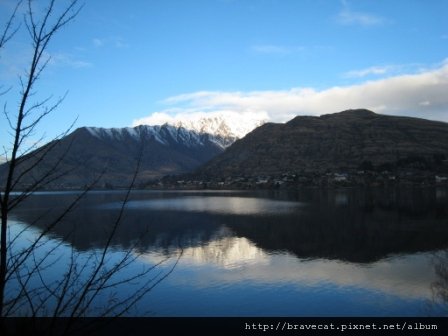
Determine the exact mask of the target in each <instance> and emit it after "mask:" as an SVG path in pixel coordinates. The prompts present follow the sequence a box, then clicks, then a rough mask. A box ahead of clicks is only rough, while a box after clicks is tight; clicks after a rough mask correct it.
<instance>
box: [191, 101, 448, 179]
mask: <svg viewBox="0 0 448 336" xmlns="http://www.w3.org/2000/svg"><path fill="white" fill-rule="evenodd" d="M446 157H448V123H444V122H439V121H431V120H426V119H419V118H412V117H403V116H388V115H384V114H377V113H374V112H372V111H369V110H365V109H357V110H346V111H342V112H338V113H332V114H326V115H322V116H297V117H295V118H293V119H291V120H290V121H288V122H286V123H285V124H277V123H266V124H264V125H262V126H260V127H258V128H257V129H255V130H254V131H252V132H251V133H249V134H248V135H247V136H246V137H245V138H243V139H240V140H238V141H236V142H235V143H234V144H233V145H232V146H230V147H229V148H228V149H227V150H226V151H225V152H223V153H222V154H220V155H218V156H217V157H215V158H213V159H212V160H211V161H210V162H208V163H207V164H205V165H204V166H202V167H200V168H199V169H198V170H197V171H196V172H195V173H194V174H193V175H194V176H196V177H200V178H225V177H229V176H261V175H281V174H284V173H288V172H304V173H318V174H323V173H326V172H341V171H342V172H344V171H354V170H357V169H360V167H361V166H362V165H363V164H367V165H371V166H374V167H380V166H384V167H386V166H387V167H390V166H396V165H398V164H401V163H402V162H403V161H406V160H411V159H413V158H416V159H417V161H419V160H421V161H422V162H421V163H422V164H423V162H424V161H425V162H429V161H432V160H433V159H434V160H435V159H437V158H438V160H439V161H440V160H445V159H446Z"/></svg>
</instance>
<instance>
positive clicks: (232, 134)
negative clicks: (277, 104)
mask: <svg viewBox="0 0 448 336" xmlns="http://www.w3.org/2000/svg"><path fill="white" fill-rule="evenodd" d="M265 122H266V119H264V118H260V117H256V116H252V117H250V116H246V115H239V114H215V115H210V116H203V117H196V118H194V117H193V118H191V119H185V120H176V121H174V122H172V124H173V125H174V126H176V127H183V128H185V129H188V130H194V131H196V132H198V133H208V134H212V135H218V136H221V137H226V138H234V139H241V138H243V137H244V136H245V135H246V134H247V133H249V132H251V131H252V130H253V129H255V128H256V127H258V126H261V125H262V124H264V123H265ZM168 124H169V122H168Z"/></svg>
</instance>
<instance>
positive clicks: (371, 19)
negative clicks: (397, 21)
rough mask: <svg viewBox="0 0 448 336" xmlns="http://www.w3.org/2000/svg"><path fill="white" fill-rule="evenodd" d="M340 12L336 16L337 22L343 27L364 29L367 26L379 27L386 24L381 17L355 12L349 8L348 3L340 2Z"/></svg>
mask: <svg viewBox="0 0 448 336" xmlns="http://www.w3.org/2000/svg"><path fill="white" fill-rule="evenodd" d="M342 6H343V8H342V10H341V11H340V12H339V14H338V16H337V21H338V22H339V23H340V24H343V25H360V26H364V27H368V26H379V25H382V24H384V23H386V20H385V19H384V18H383V17H380V16H377V15H374V14H370V13H364V12H356V11H353V10H351V9H350V8H349V5H348V2H347V1H345V0H343V1H342Z"/></svg>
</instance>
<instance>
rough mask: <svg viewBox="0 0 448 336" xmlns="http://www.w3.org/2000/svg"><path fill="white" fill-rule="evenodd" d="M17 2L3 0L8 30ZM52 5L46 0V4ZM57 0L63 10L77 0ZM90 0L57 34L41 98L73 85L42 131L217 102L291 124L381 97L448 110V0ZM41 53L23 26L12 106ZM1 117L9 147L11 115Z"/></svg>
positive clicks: (204, 108)
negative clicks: (35, 53)
mask: <svg viewBox="0 0 448 336" xmlns="http://www.w3.org/2000/svg"><path fill="white" fill-rule="evenodd" d="M15 3H16V1H15V0H0V28H1V29H2V28H3V27H4V26H5V23H6V19H7V18H8V15H9V14H10V13H11V11H12V9H13V8H14V5H15ZM45 3H46V1H45V0H38V1H34V12H35V13H36V15H38V14H39V13H41V12H42V9H43V8H45ZM57 3H58V6H60V7H59V8H58V9H59V10H60V9H62V8H63V6H65V4H66V3H67V2H66V1H65V0H58V1H57ZM83 4H84V5H83V8H82V9H81V11H80V13H79V14H78V16H77V17H76V19H75V20H74V21H73V22H70V24H69V25H67V26H66V27H64V28H63V29H62V30H61V31H59V32H58V34H57V35H56V36H55V37H54V39H53V40H52V41H51V43H50V45H49V48H48V50H47V56H48V57H50V62H49V63H48V66H47V68H46V69H45V71H44V72H43V73H42V75H41V77H40V79H39V81H38V82H37V83H36V87H35V95H34V96H33V99H35V101H38V100H39V99H40V100H42V99H45V98H47V97H49V96H52V97H53V99H54V100H56V99H57V98H58V97H61V96H64V95H65V93H67V96H66V98H65V99H64V101H63V103H62V104H61V105H60V106H59V107H58V109H57V110H56V111H54V112H53V113H51V114H50V115H49V116H47V117H46V118H45V120H43V121H42V123H41V124H40V128H39V129H38V130H37V131H36V134H33V136H32V137H31V138H30V139H29V141H30V142H33V141H39V139H41V136H42V135H43V136H44V139H49V138H51V137H53V136H55V135H56V134H59V133H60V132H62V131H64V130H65V129H66V128H67V127H69V126H70V125H71V124H72V123H73V122H74V121H75V120H76V122H75V127H82V126H95V127H108V128H109V127H129V126H135V125H138V124H142V123H149V124H154V123H163V121H164V120H167V119H169V118H173V117H179V116H180V117H182V118H190V117H192V116H194V115H198V114H201V115H205V114H212V115H213V114H216V113H234V114H235V113H236V114H239V115H241V116H245V115H247V116H252V117H253V116H254V115H255V116H261V117H263V118H265V119H267V120H268V121H273V122H285V121H288V120H290V119H291V118H293V117H294V116H296V115H321V114H327V113H334V112H338V111H342V110H345V109H349V108H368V109H371V110H373V111H374V112H377V113H384V114H390V115H407V116H415V117H421V118H427V119H432V120H441V121H446V122H448V24H447V23H446V13H448V1H446V0H431V1H424V0H394V1H390V0H281V1H279V0H132V1H122V0H107V1H106V0H95V1H89V0H85V1H84V2H83ZM24 10H25V8H22V9H20V10H19V12H20V13H19V16H18V18H17V23H19V22H20V20H21V19H22V15H23V13H24ZM29 59H30V39H29V36H28V35H27V32H26V27H25V26H24V25H23V24H22V25H20V27H19V31H18V33H17V34H16V35H15V36H14V38H13V39H12V40H11V41H10V42H9V43H8V44H7V45H6V46H5V48H4V49H2V50H0V83H1V86H2V88H3V89H5V88H7V89H8V92H7V93H5V94H3V95H2V96H0V104H1V106H2V107H3V106H5V104H6V108H7V110H8V111H9V113H10V115H14V111H15V110H16V109H17V105H18V101H19V92H20V87H19V81H18V78H19V76H20V75H23V74H24V73H25V71H26V68H27V64H28V63H29ZM54 100H53V101H54ZM0 122H1V124H0V134H2V135H1V136H0V145H1V146H2V147H3V148H6V147H8V143H10V138H9V134H8V128H7V122H6V120H5V118H4V117H3V116H0ZM8 141H9V142H8Z"/></svg>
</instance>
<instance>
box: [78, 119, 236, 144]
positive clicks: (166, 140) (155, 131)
mask: <svg viewBox="0 0 448 336" xmlns="http://www.w3.org/2000/svg"><path fill="white" fill-rule="evenodd" d="M86 130H87V131H88V132H89V133H90V134H91V135H93V136H95V137H97V138H99V139H108V140H113V139H115V140H119V141H120V140H123V139H133V140H135V141H137V140H138V141H140V140H142V141H150V140H155V141H157V142H158V143H160V144H162V145H166V146H169V145H173V144H179V145H182V146H186V147H189V148H193V147H200V146H205V145H207V144H208V143H213V144H215V145H216V146H218V147H219V148H221V149H225V148H227V147H228V146H230V145H231V144H232V143H233V142H234V141H235V140H236V139H238V138H237V137H235V136H226V135H225V132H216V133H215V134H212V133H209V132H206V131H204V130H205V127H203V130H202V131H200V130H195V129H192V128H190V129H188V128H186V127H184V126H183V125H182V124H180V123H179V124H177V125H169V124H164V125H156V126H149V125H140V126H137V127H124V128H98V127H86Z"/></svg>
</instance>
